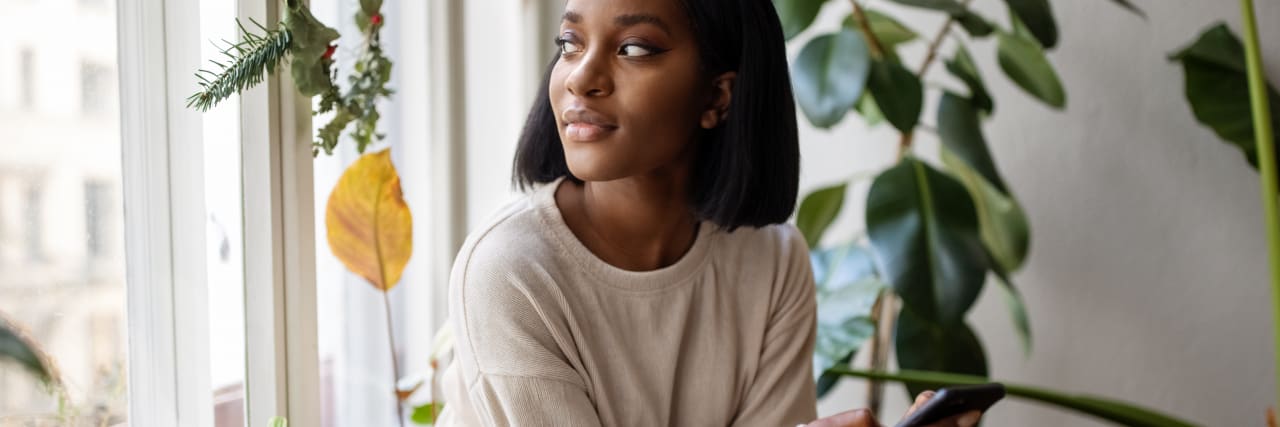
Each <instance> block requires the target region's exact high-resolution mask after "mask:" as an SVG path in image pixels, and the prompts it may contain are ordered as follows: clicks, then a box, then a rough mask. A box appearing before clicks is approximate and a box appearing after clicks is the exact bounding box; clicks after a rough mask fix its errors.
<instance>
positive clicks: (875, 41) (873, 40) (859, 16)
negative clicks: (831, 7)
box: [849, 0, 885, 59]
mask: <svg viewBox="0 0 1280 427" xmlns="http://www.w3.org/2000/svg"><path fill="white" fill-rule="evenodd" d="M849 3H851V4H853V21H854V22H856V23H857V24H858V28H859V29H861V30H862V36H863V37H866V38H867V41H868V42H869V43H867V44H868V45H869V46H870V47H871V54H872V55H874V56H875V57H876V58H877V59H879V58H883V57H884V52H885V50H884V44H883V43H880V39H879V38H877V37H876V33H875V32H873V31H871V21H869V20H868V19H867V14H866V13H865V12H864V11H863V10H862V5H860V4H858V0H849Z"/></svg>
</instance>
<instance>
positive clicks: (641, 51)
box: [618, 44, 657, 56]
mask: <svg viewBox="0 0 1280 427" xmlns="http://www.w3.org/2000/svg"><path fill="white" fill-rule="evenodd" d="M655 53H657V52H656V51H655V50H654V49H651V48H649V47H646V46H641V45H638V44H624V45H622V47H621V48H619V49H618V54H619V55H622V56H649V55H653V54H655Z"/></svg>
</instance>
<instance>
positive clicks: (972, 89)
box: [946, 43, 995, 114]
mask: <svg viewBox="0 0 1280 427" xmlns="http://www.w3.org/2000/svg"><path fill="white" fill-rule="evenodd" d="M946 66H947V71H949V72H951V75H953V76H956V78H958V79H960V81H963V82H964V84H965V85H966V86H969V98H970V99H972V100H973V105H974V106H975V107H977V108H978V109H979V110H982V112H984V113H986V114H991V111H992V110H994V109H995V103H994V102H993V101H992V100H991V94H990V93H989V92H987V85H986V84H984V83H983V82H982V75H980V74H978V65H977V64H976V63H974V62H973V57H972V56H969V50H968V49H965V47H964V44H963V43H957V44H956V54H955V56H953V57H952V58H951V59H950V60H948V61H947V62H946Z"/></svg>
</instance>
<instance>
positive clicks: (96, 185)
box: [84, 181, 112, 258]
mask: <svg viewBox="0 0 1280 427" xmlns="http://www.w3.org/2000/svg"><path fill="white" fill-rule="evenodd" d="M109 191H111V189H110V188H109V187H108V186H107V184H106V183H103V182H93V181H90V182H86V183H85V184H84V230H85V243H86V245H87V248H86V249H87V251H86V252H87V253H88V255H89V257H90V258H100V257H102V256H104V255H107V252H108V251H107V249H108V247H109V246H108V243H109V242H105V241H103V239H105V238H106V237H107V230H105V229H104V228H103V227H105V226H106V224H107V223H109V221H111V220H112V218H111V217H110V214H111V206H110V205H109V203H110V202H111V194H110V193H109Z"/></svg>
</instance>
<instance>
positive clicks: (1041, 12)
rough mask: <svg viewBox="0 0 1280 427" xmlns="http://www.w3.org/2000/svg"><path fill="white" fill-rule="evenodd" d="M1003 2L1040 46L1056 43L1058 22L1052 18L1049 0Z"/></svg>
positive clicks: (1048, 46)
mask: <svg viewBox="0 0 1280 427" xmlns="http://www.w3.org/2000/svg"><path fill="white" fill-rule="evenodd" d="M1005 3H1008V4H1009V11H1010V12H1012V13H1013V14H1014V16H1017V17H1018V19H1019V20H1020V21H1022V24H1023V25H1026V27H1027V29H1028V30H1030V31H1031V34H1032V35H1034V36H1035V38H1036V40H1038V41H1039V42H1040V46H1043V47H1044V48H1045V49H1052V48H1053V47H1054V46H1055V45H1057V44H1058V23H1057V21H1055V20H1054V19H1053V8H1052V7H1051V6H1049V0H1005Z"/></svg>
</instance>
